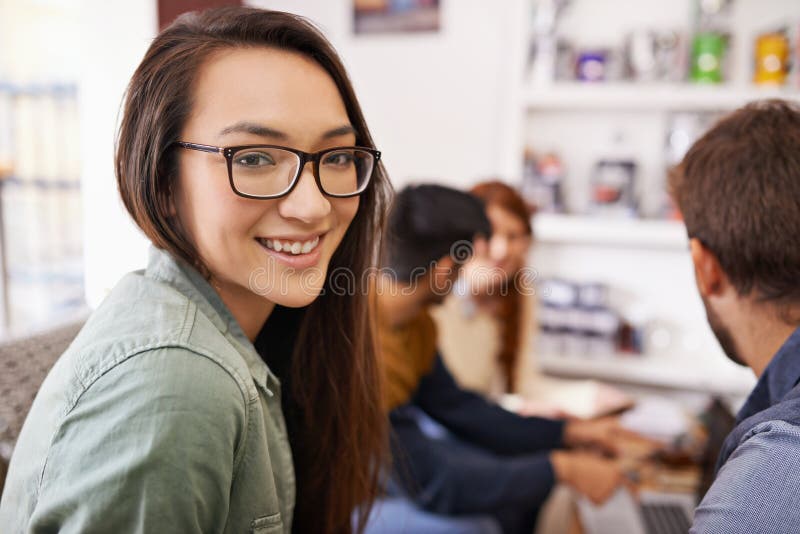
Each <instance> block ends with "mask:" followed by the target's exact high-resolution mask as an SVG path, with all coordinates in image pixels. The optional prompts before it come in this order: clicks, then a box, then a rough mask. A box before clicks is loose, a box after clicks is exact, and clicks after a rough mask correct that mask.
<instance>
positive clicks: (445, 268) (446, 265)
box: [435, 254, 456, 272]
mask: <svg viewBox="0 0 800 534" xmlns="http://www.w3.org/2000/svg"><path fill="white" fill-rule="evenodd" d="M455 265H456V262H455V260H453V258H451V257H450V255H449V254H448V255H447V256H442V257H441V258H439V259H438V260H436V267H435V268H436V270H437V271H439V272H450V271H452V270H453V268H455Z"/></svg>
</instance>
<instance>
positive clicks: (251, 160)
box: [234, 152, 275, 167]
mask: <svg viewBox="0 0 800 534" xmlns="http://www.w3.org/2000/svg"><path fill="white" fill-rule="evenodd" d="M234 163H236V164H237V165H240V166H242V167H266V166H268V165H275V160H274V159H273V158H272V156H270V155H269V154H266V153H264V152H248V153H246V154H241V155H238V156H236V160H235V161H234Z"/></svg>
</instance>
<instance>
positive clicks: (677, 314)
mask: <svg viewBox="0 0 800 534" xmlns="http://www.w3.org/2000/svg"><path fill="white" fill-rule="evenodd" d="M693 1H694V0H680V1H678V2H674V3H670V6H669V8H667V7H665V4H664V3H662V2H660V1H658V0H605V1H604V2H603V4H602V6H603V7H602V9H601V6H600V5H598V3H596V2H590V1H589V0H573V1H572V2H571V3H570V5H569V7H568V8H567V12H565V16H566V17H565V19H564V20H562V25H561V27H560V30H559V35H560V36H561V37H566V38H568V39H570V40H571V41H573V42H576V43H579V44H583V45H587V43H590V44H591V46H606V45H614V46H616V45H620V44H621V42H622V41H621V37H622V36H623V35H624V34H625V33H626V32H627V31H629V30H631V29H634V28H636V29H643V28H662V29H663V28H668V29H678V30H684V31H686V30H688V29H689V28H690V25H691V14H692V12H693V9H694V8H693V4H692V2H693ZM533 2H535V0H514V1H513V2H510V3H509V6H508V9H509V10H511V11H513V13H510V15H509V22H508V31H509V34H510V35H509V37H508V50H509V52H508V54H509V57H510V62H511V64H513V65H517V66H518V71H517V72H516V73H514V74H513V76H512V77H511V78H510V82H509V83H510V87H509V89H508V94H507V100H506V102H505V110H506V111H505V115H504V117H503V118H502V119H501V124H502V125H503V128H502V129H501V135H500V142H501V145H500V146H501V153H502V166H501V167H502V172H503V174H504V175H505V176H508V177H509V179H511V180H512V181H519V180H520V179H521V176H522V154H523V151H524V149H525V148H526V147H527V146H531V147H532V148H534V149H535V150H536V151H537V152H539V153H542V152H550V151H553V152H556V153H558V154H559V155H560V156H561V157H562V159H563V161H564V163H565V166H566V173H567V175H566V180H565V183H564V185H565V187H564V191H563V192H564V193H565V196H566V199H567V207H568V209H570V211H572V212H577V213H585V211H586V207H587V201H588V196H587V195H588V193H587V194H584V195H583V197H581V194H580V193H581V192H582V191H583V192H585V191H588V185H589V175H590V173H591V169H592V168H593V165H594V162H596V161H597V160H598V159H600V158H602V157H604V152H603V151H604V150H605V149H606V148H607V145H608V141H609V138H611V137H613V136H615V135H616V134H622V136H623V137H624V138H625V139H626V140H627V142H628V147H627V148H629V149H630V150H631V153H632V155H633V156H634V157H635V158H636V159H637V162H638V181H639V184H638V185H639V189H640V192H644V193H647V194H650V195H651V196H650V197H649V199H646V198H642V199H640V200H641V201H642V204H641V207H642V208H643V209H644V211H645V213H655V211H657V208H658V206H659V200H658V198H657V196H658V194H659V191H663V188H664V185H665V184H664V181H665V180H664V176H665V170H666V162H665V157H666V154H665V140H666V135H667V130H668V126H669V124H670V120H671V117H672V115H673V114H674V113H682V112H689V113H709V114H711V113H723V112H728V111H731V110H734V109H736V108H738V107H741V106H742V105H744V104H746V103H748V102H751V101H754V100H762V99H768V98H782V99H789V100H796V101H798V102H800V87H798V86H797V85H796V81H795V82H793V83H794V85H793V86H787V87H758V86H755V85H753V84H751V83H750V82H749V78H750V76H751V74H750V62H751V61H752V59H751V57H752V46H753V42H754V40H755V36H756V35H757V34H758V33H759V32H762V31H765V30H769V29H772V28H775V27H778V26H780V25H781V24H787V23H789V22H792V21H795V22H797V23H800V3H798V2H796V0H763V1H762V0H737V1H736V3H735V4H734V8H735V9H736V12H735V13H734V19H733V24H734V25H735V28H734V29H735V31H736V32H738V33H736V34H735V35H734V41H733V46H732V48H731V50H730V59H731V61H730V65H731V66H732V67H733V69H732V70H731V71H729V76H728V79H729V81H728V82H727V83H725V84H721V85H702V84H692V83H689V82H682V83H674V82H649V83H643V82H642V83H636V82H601V83H581V82H566V81H556V82H552V83H551V84H545V85H533V84H532V83H531V82H530V80H528V78H527V74H526V73H527V72H528V65H527V59H528V55H529V50H530V48H529V43H530V40H529V37H530V35H531V32H532V28H531V17H532V8H533ZM606 2H607V3H606ZM512 36H513V37H512ZM598 39H599V40H598ZM515 40H516V42H515ZM512 78H513V80H512ZM654 194H655V196H654ZM534 231H535V235H536V246H535V247H534V250H533V251H532V253H531V257H530V260H529V264H530V265H531V266H532V267H533V268H534V269H536V271H537V272H538V274H539V276H540V278H543V279H546V278H550V277H557V278H561V279H565V280H572V281H575V282H602V283H606V284H607V285H608V286H609V287H610V289H611V300H612V307H614V308H615V309H618V310H619V309H624V308H626V307H627V308H630V307H631V306H633V307H637V306H638V307H640V308H642V307H643V308H645V309H646V310H647V313H646V315H647V316H648V318H649V319H648V320H650V321H652V322H653V323H657V325H658V328H659V329H661V331H662V332H668V336H667V337H668V338H669V340H670V341H669V343H668V344H667V346H661V347H658V348H653V347H650V350H649V352H648V353H647V354H646V355H643V356H640V357H632V356H622V355H615V356H610V357H605V358H603V357H589V356H580V355H564V354H539V355H538V361H539V365H540V366H541V368H542V370H543V371H544V372H546V373H549V374H553V375H558V376H567V377H575V378H597V379H601V380H605V381H609V382H619V383H628V384H639V385H645V386H657V387H662V388H673V389H678V390H693V391H703V392H712V393H717V394H722V395H733V396H738V397H742V396H744V395H746V394H747V392H748V391H749V390H750V389H751V388H752V386H753V385H754V383H755V377H754V376H753V374H752V372H751V371H750V370H749V369H746V368H742V367H739V366H736V365H735V364H733V363H732V362H730V361H729V360H728V359H727V358H726V357H725V356H724V355H723V354H722V351H721V349H720V348H719V345H718V343H717V342H716V340H715V339H714V337H713V335H712V333H711V331H710V329H709V327H708V325H707V321H706V317H705V311H704V309H703V306H702V303H701V301H700V299H699V297H698V295H697V290H696V286H695V281H694V273H693V269H692V264H691V258H690V256H689V253H688V238H687V235H686V229H685V226H684V225H683V223H682V222H678V221H667V220H652V219H602V218H596V217H592V216H589V215H555V214H540V215H537V216H536V217H535V218H534ZM645 345H646V350H647V349H648V347H647V343H646V344H645Z"/></svg>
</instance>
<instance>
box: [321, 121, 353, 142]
mask: <svg viewBox="0 0 800 534" xmlns="http://www.w3.org/2000/svg"><path fill="white" fill-rule="evenodd" d="M350 134H352V135H358V134H357V132H356V129H355V128H353V127H352V126H351V125H349V124H347V125H345V126H339V127H338V128H334V129H333V130H328V131H327V132H325V134H324V135H323V136H322V138H323V139H330V138H331V137H341V136H343V135H350Z"/></svg>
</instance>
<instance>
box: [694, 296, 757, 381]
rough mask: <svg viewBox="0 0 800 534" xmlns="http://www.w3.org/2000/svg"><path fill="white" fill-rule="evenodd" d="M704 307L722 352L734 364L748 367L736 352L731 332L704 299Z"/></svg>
mask: <svg viewBox="0 0 800 534" xmlns="http://www.w3.org/2000/svg"><path fill="white" fill-rule="evenodd" d="M703 306H704V307H705V309H706V318H707V319H708V325H709V326H710V327H711V331H712V332H714V336H715V337H716V338H717V341H718V342H719V345H720V347H722V351H723V352H724V353H725V356H727V357H728V359H730V360H731V361H732V362H734V363H738V364H739V365H741V366H743V367H747V364H746V363H745V362H744V360H742V358H741V356H739V352H738V351H737V350H736V343H735V342H734V341H733V336H731V331H730V330H729V329H728V328H727V327H726V326H725V325H723V324H722V321H721V320H720V318H719V315H717V314H716V312H715V311H714V310H712V309H711V306H709V305H708V302H706V299H703Z"/></svg>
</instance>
